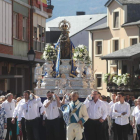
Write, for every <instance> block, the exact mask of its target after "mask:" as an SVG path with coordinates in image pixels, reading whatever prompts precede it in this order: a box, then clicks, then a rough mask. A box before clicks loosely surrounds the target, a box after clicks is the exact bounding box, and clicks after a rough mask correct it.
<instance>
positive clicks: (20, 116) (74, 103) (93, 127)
mask: <svg viewBox="0 0 140 140" xmlns="http://www.w3.org/2000/svg"><path fill="white" fill-rule="evenodd" d="M46 97H47V99H46V100H45V101H44V102H43V103H42V102H41V98H40V97H38V96H36V95H34V94H33V93H31V91H29V90H27V91H24V92H23V97H18V98H17V99H13V94H12V93H8V94H7V95H6V97H5V98H4V96H3V97H2V100H1V105H0V114H1V116H0V120H1V121H0V126H1V129H0V131H1V133H0V139H1V140H3V139H5V140H109V137H110V136H112V140H128V134H131V135H133V139H134V140H138V138H140V129H139V127H140V126H139V121H140V117H139V116H140V115H139V107H140V97H138V99H135V97H134V96H131V97H129V95H126V96H125V95H124V93H113V94H112V99H113V100H112V101H111V100H110V98H107V97H106V96H104V95H101V93H100V92H98V91H97V90H93V91H92V92H91V94H90V95H88V97H87V98H86V99H85V101H84V102H80V100H79V93H78V92H77V91H72V92H71V93H69V94H67V95H64V96H63V98H62V100H60V98H59V97H58V96H57V95H56V94H55V93H54V92H52V91H48V92H47V93H46Z"/></svg>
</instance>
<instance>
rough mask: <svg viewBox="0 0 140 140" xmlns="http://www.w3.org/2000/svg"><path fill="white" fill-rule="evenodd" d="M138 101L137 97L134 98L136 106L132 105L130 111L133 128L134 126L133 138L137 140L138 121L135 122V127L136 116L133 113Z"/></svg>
mask: <svg viewBox="0 0 140 140" xmlns="http://www.w3.org/2000/svg"><path fill="white" fill-rule="evenodd" d="M137 103H138V100H137V99H135V100H134V104H135V106H132V107H131V111H130V112H131V113H130V125H131V126H132V128H133V140H136V139H137V127H136V123H135V127H133V121H134V117H133V116H132V113H133V111H134V109H135V107H136V106H137Z"/></svg>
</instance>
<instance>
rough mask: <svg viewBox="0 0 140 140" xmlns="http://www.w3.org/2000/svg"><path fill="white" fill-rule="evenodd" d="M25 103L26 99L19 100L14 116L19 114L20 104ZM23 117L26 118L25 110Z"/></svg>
mask: <svg viewBox="0 0 140 140" xmlns="http://www.w3.org/2000/svg"><path fill="white" fill-rule="evenodd" d="M24 103H25V99H22V100H20V101H19V103H18V105H17V106H16V108H15V109H14V112H13V118H16V116H17V115H18V110H19V108H20V106H21V105H22V104H24ZM22 118H24V113H23V112H22Z"/></svg>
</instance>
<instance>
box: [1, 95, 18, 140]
mask: <svg viewBox="0 0 140 140" xmlns="http://www.w3.org/2000/svg"><path fill="white" fill-rule="evenodd" d="M6 97H7V100H6V101H4V102H3V103H2V108H4V109H5V112H6V116H7V134H6V139H5V140H9V132H10V130H12V140H17V136H16V131H17V126H16V123H15V124H13V123H12V122H11V121H12V117H13V112H14V109H15V106H16V104H15V100H14V99H13V94H12V93H8V94H7V96H6Z"/></svg>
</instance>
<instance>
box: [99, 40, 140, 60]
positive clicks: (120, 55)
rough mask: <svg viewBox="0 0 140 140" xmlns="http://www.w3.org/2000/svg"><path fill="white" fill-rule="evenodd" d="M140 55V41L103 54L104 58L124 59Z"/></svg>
mask: <svg viewBox="0 0 140 140" xmlns="http://www.w3.org/2000/svg"><path fill="white" fill-rule="evenodd" d="M138 57H140V43H139V44H136V45H133V46H130V47H127V48H125V49H121V50H118V51H115V52H113V53H110V54H108V55H105V56H102V57H101V59H102V60H104V59H105V60H119V59H120V60H123V59H133V58H138Z"/></svg>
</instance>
